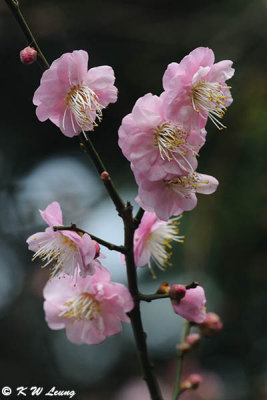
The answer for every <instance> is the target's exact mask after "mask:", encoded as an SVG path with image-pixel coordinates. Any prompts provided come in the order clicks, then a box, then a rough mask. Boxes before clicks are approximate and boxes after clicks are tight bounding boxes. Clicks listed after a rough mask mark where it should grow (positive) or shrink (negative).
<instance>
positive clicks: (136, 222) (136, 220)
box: [134, 207, 145, 229]
mask: <svg viewBox="0 0 267 400" xmlns="http://www.w3.org/2000/svg"><path fill="white" fill-rule="evenodd" d="M144 213H145V211H144V210H143V209H142V208H141V207H140V208H139V210H138V211H137V213H136V215H135V217H134V227H135V229H136V228H138V226H139V224H140V222H141V219H142V217H143V215H144Z"/></svg>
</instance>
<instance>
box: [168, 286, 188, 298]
mask: <svg viewBox="0 0 267 400" xmlns="http://www.w3.org/2000/svg"><path fill="white" fill-rule="evenodd" d="M185 293H186V288H185V287H184V286H183V285H179V284H178V283H174V284H173V285H171V287H170V293H169V294H170V298H171V299H173V300H178V301H179V300H181V299H182V298H183V297H184V296H185Z"/></svg>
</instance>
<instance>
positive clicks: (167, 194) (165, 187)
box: [131, 165, 218, 221]
mask: <svg viewBox="0 0 267 400" xmlns="http://www.w3.org/2000/svg"><path fill="white" fill-rule="evenodd" d="M131 167H132V169H133V172H134V175H135V179H136V181H137V184H138V196H137V198H136V201H137V203H138V204H139V205H140V206H141V207H142V208H143V209H144V210H146V211H150V212H155V214H156V215H157V217H158V218H160V219H161V220H163V221H167V220H168V219H169V218H170V217H171V216H173V215H179V214H181V213H182V212H183V211H189V210H192V209H193V208H194V207H195V206H196V204H197V197H196V194H195V193H203V194H211V193H213V192H215V190H216V189H217V186H218V181H217V179H215V178H214V177H212V176H210V175H205V174H200V173H197V172H193V173H191V174H188V175H185V176H173V175H167V176H166V178H165V179H161V180H158V181H150V180H148V179H147V178H146V176H145V174H142V173H140V172H139V171H136V170H134V168H133V165H131Z"/></svg>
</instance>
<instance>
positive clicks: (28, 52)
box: [19, 46, 37, 65]
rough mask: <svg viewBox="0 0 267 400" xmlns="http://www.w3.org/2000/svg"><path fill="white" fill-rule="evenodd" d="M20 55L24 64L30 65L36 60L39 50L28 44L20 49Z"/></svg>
mask: <svg viewBox="0 0 267 400" xmlns="http://www.w3.org/2000/svg"><path fill="white" fill-rule="evenodd" d="M19 56H20V61H21V62H22V64H26V65H29V64H32V63H34V62H35V61H36V59H37V51H36V50H35V49H34V48H33V47H30V46H27V47H25V49H23V50H21V51H20V53H19Z"/></svg>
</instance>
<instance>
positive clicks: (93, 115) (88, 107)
mask: <svg viewBox="0 0 267 400" xmlns="http://www.w3.org/2000/svg"><path fill="white" fill-rule="evenodd" d="M64 101H65V104H66V105H67V108H66V110H67V109H68V108H69V109H70V111H71V123H72V127H73V130H74V131H75V129H74V122H73V117H74V118H75V121H76V122H77V124H78V125H79V127H80V128H81V129H82V131H83V133H84V132H85V131H88V130H92V126H93V127H95V126H97V125H98V124H97V123H96V122H95V120H96V119H97V120H98V121H99V122H101V120H102V108H103V106H102V105H101V104H100V103H99V98H98V96H97V94H96V93H95V92H94V91H93V90H92V89H90V88H89V87H88V86H86V85H78V86H73V87H72V88H71V89H70V90H69V91H68V93H67V95H66V97H65V99H64ZM66 110H65V112H64V116H63V129H65V128H64V123H65V116H66Z"/></svg>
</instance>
